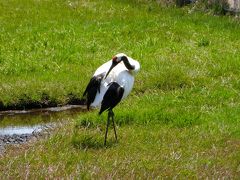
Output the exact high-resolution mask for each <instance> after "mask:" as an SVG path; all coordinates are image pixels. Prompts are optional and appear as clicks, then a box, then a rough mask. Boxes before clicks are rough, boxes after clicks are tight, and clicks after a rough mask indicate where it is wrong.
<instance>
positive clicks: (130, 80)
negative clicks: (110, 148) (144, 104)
mask: <svg viewBox="0 0 240 180" xmlns="http://www.w3.org/2000/svg"><path fill="white" fill-rule="evenodd" d="M139 70H140V64H139V63H138V61H136V60H134V59H132V58H130V57H128V56H127V55H125V54H123V53H119V54H117V55H115V56H113V58H112V59H111V60H110V61H108V62H106V63H104V64H103V65H101V66H100V67H99V68H98V69H97V70H96V71H95V73H94V75H93V77H92V78H91V80H90V82H89V83H88V85H87V87H86V90H85V91H84V93H83V96H86V102H87V109H88V110H89V108H90V107H93V108H95V107H100V111H99V115H101V114H102V113H103V112H104V111H105V110H107V111H108V119H107V127H106V132H105V139H104V145H106V141H107V134H108V126H109V123H110V119H112V123H113V128H114V134H115V139H116V141H117V133H116V127H115V123H114V113H113V108H114V107H115V106H116V105H117V104H118V103H119V102H120V101H121V100H122V99H124V98H126V97H127V96H128V94H129V93H130V92H131V90H132V88H133V84H134V76H135V75H136V74H137V72H138V71H139Z"/></svg>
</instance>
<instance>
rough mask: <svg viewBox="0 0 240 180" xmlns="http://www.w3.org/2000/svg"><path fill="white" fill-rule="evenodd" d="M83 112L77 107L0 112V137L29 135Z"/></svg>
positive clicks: (80, 107) (81, 108)
mask: <svg viewBox="0 0 240 180" xmlns="http://www.w3.org/2000/svg"><path fill="white" fill-rule="evenodd" d="M83 111H85V109H84V108H83V107H82V106H79V105H68V106H63V107H54V108H45V109H35V110H29V111H1V112H0V135H13V134H31V133H32V132H33V131H37V130H39V129H41V128H42V127H43V126H46V125H47V124H51V123H55V122H57V121H59V120H64V119H69V118H76V117H77V116H78V115H79V114H80V113H81V112H83Z"/></svg>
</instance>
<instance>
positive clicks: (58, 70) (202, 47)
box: [0, 0, 240, 179]
mask: <svg viewBox="0 0 240 180" xmlns="http://www.w3.org/2000/svg"><path fill="white" fill-rule="evenodd" d="M189 12H190V11H189V8H184V9H175V8H161V7H160V6H159V5H158V4H157V3H155V2H154V1H149V2H147V1H144V0H138V1H137V0H122V1H117V0H87V1H84V0H79V1H65V0H61V1H48V0H46V1H34V0H32V1H30V0H21V1H20V0H11V1H1V2H0V82H1V83H0V107H1V109H4V108H9V107H19V108H24V107H27V106H28V105H29V106H31V105H33V104H35V105H36V104H37V105H42V104H46V105H61V104H66V103H68V102H71V101H72V100H76V99H77V100H78V99H80V98H81V94H82V92H83V91H84V88H85V86H86V85H87V83H88V80H89V79H90V77H91V75H92V73H93V72H94V70H95V69H96V68H97V67H98V66H99V65H101V64H102V63H104V62H105V61H106V60H108V59H110V58H111V57H112V56H113V55H114V54H116V53H118V52H125V53H126V54H128V55H129V56H131V57H133V58H135V59H137V60H139V62H140V63H141V71H140V72H139V74H138V75H137V77H136V83H135V86H134V90H133V92H132V93H131V95H130V96H129V98H128V99H127V100H125V101H124V102H122V103H121V104H120V105H119V106H118V107H116V109H115V114H116V121H117V124H118V128H117V131H118V134H119V142H118V143H115V142H114V138H113V136H112V135H113V132H112V131H111V136H112V137H111V136H110V137H109V141H108V146H107V147H103V146H102V144H103V136H104V127H105V123H106V120H105V119H106V115H103V116H100V117H99V116H98V115H97V111H91V112H89V113H86V114H80V115H79V117H78V118H77V119H74V120H71V121H69V122H68V125H62V126H61V127H59V128H58V129H56V130H55V132H54V133H53V135H52V136H51V138H49V139H43V140H42V141H39V142H37V143H34V144H28V145H24V146H20V147H9V148H8V151H7V153H6V154H5V155H4V156H2V157H0V158H1V159H0V177H4V178H15V177H18V178H26V177H29V178H31V179H33V178H36V177H38V178H40V177H41V178H46V177H49V178H57V177H67V178H71V177H76V176H77V177H79V178H86V179H92V178H96V179H99V178H101V179H106V178H110V179H111V178H116V179H118V178H120V179H129V178H143V179H145V178H150V179H151V178H163V177H168V178H174V177H175V178H182V179H184V178H186V177H188V178H193V179H197V178H207V177H209V178H220V177H225V178H230V179H238V178H239V177H240V98H239V90H240V81H239V79H240V68H239V67H240V51H239V49H240V30H239V29H240V22H239V20H236V19H234V18H233V17H228V16H225V17H222V16H210V15H205V14H202V13H197V12H196V13H195V12H192V13H189ZM64 124H65V123H64Z"/></svg>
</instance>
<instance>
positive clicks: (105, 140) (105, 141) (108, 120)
mask: <svg viewBox="0 0 240 180" xmlns="http://www.w3.org/2000/svg"><path fill="white" fill-rule="evenodd" d="M109 122H110V114H109V113H108V119H107V127H106V132H105V139H104V146H106V144H107V134H108V126H109Z"/></svg>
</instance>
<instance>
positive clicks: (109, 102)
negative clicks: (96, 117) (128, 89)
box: [99, 82, 124, 114]
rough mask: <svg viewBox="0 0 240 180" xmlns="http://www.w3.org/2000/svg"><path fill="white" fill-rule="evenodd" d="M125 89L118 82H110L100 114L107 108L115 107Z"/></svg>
mask: <svg viewBox="0 0 240 180" xmlns="http://www.w3.org/2000/svg"><path fill="white" fill-rule="evenodd" d="M123 93H124V89H123V88H122V87H121V86H120V85H119V84H118V83H116V82H112V83H110V84H109V88H108V90H107V91H106V93H105V95H104V96H103V100H102V105H101V109H100V111H99V114H102V112H103V111H105V110H111V109H113V108H114V107H115V106H116V105H117V104H118V103H119V102H120V101H121V99H122V97H123Z"/></svg>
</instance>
